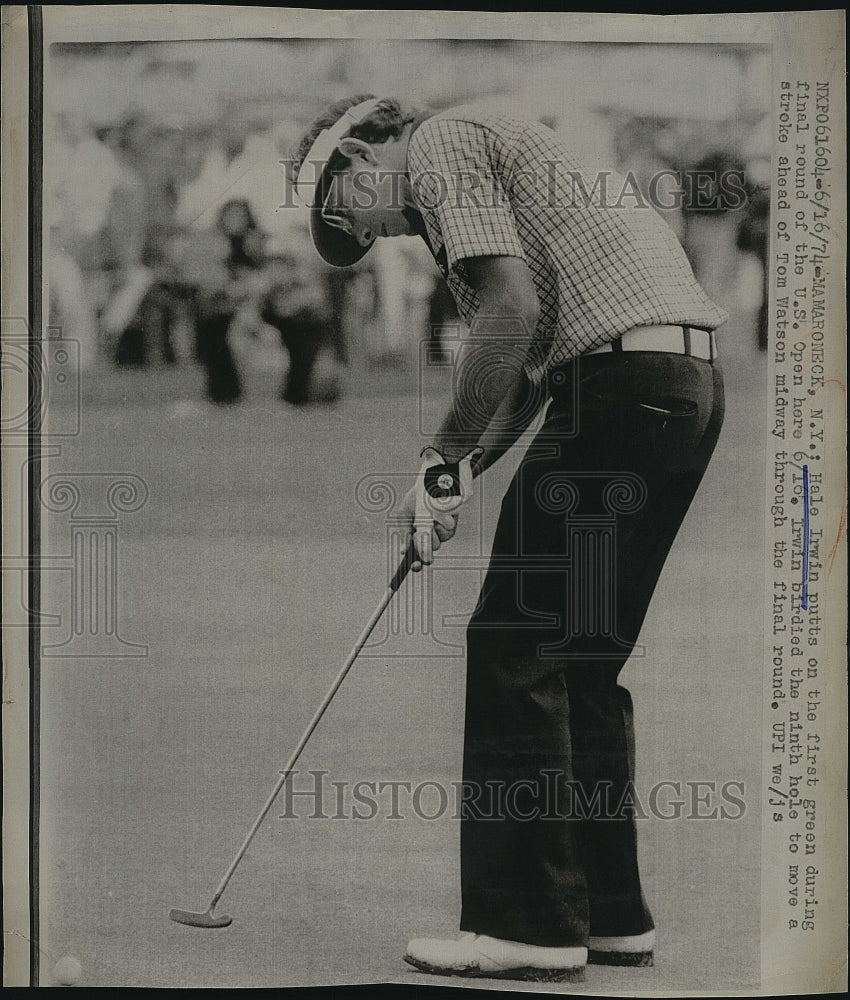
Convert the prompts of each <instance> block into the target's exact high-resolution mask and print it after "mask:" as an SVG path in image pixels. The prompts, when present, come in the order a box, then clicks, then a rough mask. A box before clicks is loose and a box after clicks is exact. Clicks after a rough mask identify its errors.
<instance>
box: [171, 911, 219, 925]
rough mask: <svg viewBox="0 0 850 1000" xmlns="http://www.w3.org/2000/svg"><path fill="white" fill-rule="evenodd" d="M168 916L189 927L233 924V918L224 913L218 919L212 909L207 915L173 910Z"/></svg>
mask: <svg viewBox="0 0 850 1000" xmlns="http://www.w3.org/2000/svg"><path fill="white" fill-rule="evenodd" d="M168 916H169V917H170V918H171V920H174V921H175V922H176V923H178V924H186V925H187V927H228V926H229V925H230V924H232V923H233V917H230V916H228V915H227V914H226V913H223V914H222V915H221V916H219V917H217V916H216V915H215V914H214V913H213V908H212V907H210V908H209V909H208V910H207V911H206V913H194V912H193V911H192V910H172V911H171V912H170V913H169V914H168Z"/></svg>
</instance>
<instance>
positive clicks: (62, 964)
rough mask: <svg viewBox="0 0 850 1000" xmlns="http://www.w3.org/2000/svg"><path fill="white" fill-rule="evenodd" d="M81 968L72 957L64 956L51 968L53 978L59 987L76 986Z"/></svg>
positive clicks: (77, 961)
mask: <svg viewBox="0 0 850 1000" xmlns="http://www.w3.org/2000/svg"><path fill="white" fill-rule="evenodd" d="M82 972H83V967H82V966H81V965H80V962H79V959H76V958H74V956H73V955H65V956H64V957H63V958H60V959H59V961H58V962H57V963H56V965H54V966H53V978H54V979H55V980H56V982H57V983H59V985H60V986H76V985H77V983H78V982H79V981H80V976H81V975H82Z"/></svg>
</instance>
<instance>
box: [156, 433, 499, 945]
mask: <svg viewBox="0 0 850 1000" xmlns="http://www.w3.org/2000/svg"><path fill="white" fill-rule="evenodd" d="M483 451H484V449H483V448H473V449H472V451H471V452H470V453H469V454H468V455H466V456H465V457H464V458H462V459H461V460H460V461H459V462H455V463H454V464H451V465H449V464H446V463H445V460H444V459H443V457H442V455H440V454H439V452H437V451H435V450H434V449H433V448H426V449H425V450H424V451H423V456H424V459H425V460H424V463H423V465H422V469H421V470H420V473H421V475H422V481H423V489H422V494H421V496H419V497H417V503H416V513H415V517H414V520H413V528H414V532H415V534H414V538H413V539H411V541H410V544H409V545H408V547H407V551H406V552H405V554H404V557H403V558H402V560H401V562H400V563H399V565H398V569H397V570H396V571H395V573H394V574H393V577H392V579H391V580H390V582H389V585H388V587H387V589H386V591H385V593H384V596H383V597H382V598H381V600H380V603H379V604H378V606H377V608H375V610H374V612H373V613H372V617H371V618H370V619H369V621H368V622H367V623H366V627H365V628H364V629H363V631H362V632H361V633H360V637H359V638H358V640H357V642H356V643H355V644H354V648H353V649H352V650H351V652H350V653H349V655H348V659H347V660H346V661H345V663H344V664H343V665H342V669H341V670H340V672H339V673H338V674H337V675H336V678H335V679H334V682H333V684H332V685H331V687H330V690H329V691H328V693H327V694H326V695H325V697H324V698H323V699H322V703H321V705H319V707H318V708H317V709H316V711H315V713H314V715H313V718H312V719H310V722H309V723H308V725H307V728H306V729H305V730H304V733H303V734H302V736H301V739H300V740H299V741H298V745H297V746H296V747H295V749H294V750H293V751H292V756H291V757H290V758H289V760H288V761H287V762H286V767H285V768H284V769H283V771H282V772H281V775H280V778H279V779H278V781H277V784H276V785H275V786H274V788H273V789H272V792H271V794H270V795H269V797H268V798H267V799H266V804H265V805H264V806H263V808H262V810H261V811H260V814H259V816H257V818H256V819H255V820H254V823H253V825H252V827H251V829H250V830H249V831H248V835H247V836H246V837H245V839H244V840H243V841H242V846H241V847H240V848H239V850H238V851H237V852H236V857H235V858H234V859H233V861H231V862H230V866H229V867H228V869H227V871H226V872H225V873H224V876H223V877H222V879H221V881H220V882H219V884H218V887H217V888H216V890H215V895H214V896H213V898H212V901H211V902H210V905H209V907H208V908H207V909H206V910H204V911H203V912H200V913H199V912H196V911H194V910H178V909H173V910H171V911H170V912H169V914H168V916H169V917H170V918H171V919H172V920H174V921H175V922H176V923H178V924H186V925H187V926H188V927H228V926H229V925H230V924H232V923H233V918H232V917H231V916H229V915H228V914H225V913H222V914H220V915H216V912H215V908H216V906H218V901H219V900H220V899H221V897H222V894H223V893H224V890H225V889H226V888H227V883H228V882H229V881H230V879H231V877H232V875H233V873H234V872H235V871H236V868H237V866H238V864H239V862H240V861H241V860H242V858H243V857H244V856H245V852H246V851H247V850H248V847H249V845H250V843H251V841H252V840H253V839H254V834H255V833H256V832H257V830H259V828H260V824H261V823H262V822H263V820H264V819H265V818H266V815H267V813H268V811H269V809H271V807H272V804H273V803H274V800H275V799H276V798H277V796H278V793H279V792H280V790H281V788H283V786H284V785H285V784H286V780H287V778H288V777H289V775H290V774H291V773H292V771H293V769H294V768H295V764H296V763H297V761H298V758H299V757H300V756H301V751H302V750H303V749H304V747H305V746H306V745H307V741H308V740H309V739H310V737H311V736H312V735H313V730H314V729H315V728H316V726H318V724H319V721H320V720H321V718H322V716H323V715H324V714H325V710H326V709H327V707H328V705H330V703H331V701H332V700H333V696H334V695H335V694H336V693H337V691H338V690H339V686H340V684H342V682H343V681H344V680H345V675H346V674H347V673H348V671H349V670H350V669H351V667H352V665H353V664H354V661H355V660H356V659H357V657H358V655H359V653H360V651H361V650H362V649H363V647H364V646H365V645H366V642H367V641H368V639H369V636H370V635H371V634H372V630H373V629H374V627H375V626H376V625H377V624H378V620H379V619H380V617H381V615H382V614H383V613H384V611H385V610H386V609H387V606H388V605H389V603H390V601H391V600H392V599H393V596H394V595H395V593H396V591H398V589H399V587H401V585H402V583H404V580H405V577H406V576H407V574H408V573H409V572H410V570H411V568H412V567H413V566H414V565H415V564H417V563H419V562H420V556H419V553H420V552H422V551H428V552H430V546H431V526H432V525H433V523H434V516H433V515H434V512H437V511H443V512H450V511H454V510H456V509H457V508H458V507H460V505H461V504H462V503H464V502H465V501H466V500H467V499H469V497H470V496H471V495H472V475H473V473H472V462H473V461H475V460H476V459H477V458H479V457H480V456H481V454H483ZM417 545H418V546H419V547H418V548H417Z"/></svg>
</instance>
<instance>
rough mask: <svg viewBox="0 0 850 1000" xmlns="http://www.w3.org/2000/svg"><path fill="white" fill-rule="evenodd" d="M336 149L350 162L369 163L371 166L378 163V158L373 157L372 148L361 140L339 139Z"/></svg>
mask: <svg viewBox="0 0 850 1000" xmlns="http://www.w3.org/2000/svg"><path fill="white" fill-rule="evenodd" d="M337 149H338V150H339V151H340V153H342V155H343V156H344V157H345V158H346V159H348V160H351V161H352V162H356V161H357V160H362V161H363V162H364V163H369V164H371V165H372V166H375V165H377V163H378V158H377V157H376V156H375V153H374V151H373V149H372V147H371V146H370V145H369V143H368V142H364V141H363V140H362V139H355V138H353V137H352V136H349V137H347V138H345V139H340V141H339V145H338V146H337Z"/></svg>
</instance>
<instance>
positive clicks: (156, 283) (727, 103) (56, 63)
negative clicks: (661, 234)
mask: <svg viewBox="0 0 850 1000" xmlns="http://www.w3.org/2000/svg"><path fill="white" fill-rule="evenodd" d="M49 74H50V76H49V79H48V87H47V99H46V107H45V128H46V137H45V158H44V165H45V205H46V211H47V213H48V220H49V229H50V233H49V244H48V246H49V250H48V253H49V261H48V273H49V287H50V322H51V325H52V326H54V327H60V328H61V330H62V335H63V336H64V337H66V338H68V339H74V340H76V341H78V342H79V344H80V357H81V366H82V367H83V369H84V370H86V369H91V370H93V371H97V372H101V373H103V372H106V371H114V372H122V371H127V370H128V369H136V370H141V371H144V372H154V371H155V370H161V369H164V368H168V369H170V370H173V371H174V372H177V373H183V374H181V375H180V378H182V377H183V376H184V375H185V381H186V385H187V386H190V385H197V386H202V389H199V390H198V391H200V392H202V393H203V395H204V396H205V397H206V398H207V399H208V400H210V401H211V402H214V403H217V404H233V403H236V402H238V401H239V400H240V399H242V398H244V396H245V392H246V388H245V387H246V374H250V373H251V372H253V371H257V370H260V369H262V370H264V371H267V372H271V373H273V374H274V384H275V387H276V388H275V391H276V392H277V393H278V394H279V395H280V397H281V398H282V399H283V400H284V401H285V402H287V403H289V404H291V405H303V404H307V403H309V404H323V403H329V402H332V401H333V400H335V399H336V398H338V397H339V395H340V393H343V392H345V391H348V390H349V389H350V388H351V387H352V386H353V385H354V384H355V383H356V381H357V376H358V373H363V372H375V371H378V372H385V371H393V372H396V373H398V375H399V377H400V378H403V377H404V376H405V375H410V374H412V373H414V372H415V369H416V366H417V363H418V359H419V356H420V355H419V349H420V344H421V343H423V342H428V343H429V344H430V351H429V357H432V358H436V359H438V360H439V357H440V351H441V349H442V346H441V343H440V337H441V331H442V330H445V329H446V327H447V326H448V328H452V326H453V325H455V326H456V325H457V324H458V320H457V316H456V314H455V312H454V308H453V303H452V301H451V296H450V295H449V293H448V290H447V288H446V286H445V284H444V283H443V281H442V279H441V277H440V274H439V272H438V270H437V268H436V266H435V265H434V263H433V261H432V260H431V257H430V254H429V253H428V251H427V250H426V248H425V246H424V244H423V243H422V242H421V241H420V240H419V239H418V238H415V237H412V238H404V237H400V238H397V239H393V240H378V241H377V243H376V245H375V247H374V248H373V250H372V252H370V253H369V254H368V255H367V256H366V257H365V258H364V260H363V261H362V262H361V263H360V264H358V265H357V266H356V267H354V268H351V269H345V270H337V269H334V268H329V267H326V266H324V265H323V263H322V261H321V260H320V258H319V257H318V255H317V254H316V253H315V251H314V250H313V248H312V245H311V242H310V237H309V230H308V224H307V218H306V214H305V212H304V211H303V210H298V208H297V207H296V205H295V204H294V203H293V199H292V195H291V193H290V192H288V191H287V186H286V178H285V173H284V167H283V165H282V164H281V162H280V161H281V160H282V159H283V158H285V157H286V155H287V153H288V151H289V150H290V147H291V146H292V144H293V142H295V141H296V140H297V138H298V137H299V135H300V134H301V132H302V131H303V130H304V129H305V128H306V127H307V126H308V125H309V123H310V121H311V120H312V119H313V118H314V117H315V116H316V115H317V114H318V113H319V112H320V111H322V110H323V109H324V108H325V107H326V106H327V105H328V104H330V103H332V102H333V101H335V100H337V99H339V98H340V97H344V96H347V95H349V94H355V93H375V94H378V95H387V96H393V97H397V98H398V99H399V100H401V101H402V102H403V103H404V104H407V105H412V106H414V107H417V108H432V109H434V110H439V109H442V108H445V107H449V106H452V105H455V104H460V103H464V104H466V103H471V104H476V105H478V106H481V107H483V108H487V109H491V110H495V109H501V110H505V111H508V112H509V113H514V114H518V115H521V116H523V117H528V118H535V119H539V120H542V121H544V122H545V123H546V124H548V125H550V126H551V127H552V128H553V129H554V130H555V131H556V132H558V133H559V134H560V135H561V136H562V137H563V139H564V140H565V141H566V142H567V143H568V144H569V145H570V146H571V147H572V148H574V149H576V150H577V151H579V152H580V153H585V154H586V155H587V156H588V157H590V158H592V159H594V160H595V161H596V162H597V163H598V164H599V165H600V166H601V167H603V168H613V169H616V170H619V171H623V172H625V171H632V172H633V174H634V176H635V177H636V178H637V180H638V181H639V183H640V185H641V187H642V189H643V191H644V194H645V196H646V197H647V198H649V197H650V195H649V191H650V182H651V179H652V178H653V176H655V175H657V174H658V173H659V172H660V171H668V172H669V171H674V172H686V171H693V170H698V169H699V170H711V171H715V172H718V173H719V172H722V171H735V170H737V171H741V172H742V173H743V175H744V178H745V184H746V190H747V193H748V199H747V201H746V205H745V206H744V207H739V208H736V209H734V210H724V208H723V206H722V205H721V206H720V207H719V209H717V208H716V210H713V211H693V210H687V208H683V209H682V208H680V209H676V210H666V211H663V212H662V215H663V217H664V218H665V220H666V221H667V223H668V224H669V225H670V226H671V227H672V228H673V229H674V230H675V231H676V233H677V235H678V236H679V238H680V240H681V242H682V243H683V245H684V247H685V250H686V252H687V253H688V256H689V258H690V260H691V263H692V265H693V267H694V271H695V273H696V275H697V277H698V279H699V280H700V282H701V283H702V285H703V287H704V288H705V289H706V291H707V293H708V294H709V295H710V296H711V297H712V298H713V299H714V300H715V301H717V302H718V303H719V304H720V305H722V306H724V307H725V308H726V309H727V310H729V311H730V312H731V313H733V314H734V315H736V316H738V317H744V329H746V330H748V331H749V332H748V333H747V334H746V336H747V337H748V338H749V339H750V344H751V348H752V354H753V356H755V355H756V354H757V352H758V350H759V348H762V349H763V348H764V346H765V345H766V291H765V287H766V286H765V277H766V271H765V259H766V253H767V212H768V205H769V188H768V181H769V168H770V146H771V134H770V119H769V115H768V113H767V111H768V99H769V95H768V86H769V81H770V53H769V51H768V50H767V49H765V48H763V47H759V46H729V45H699V46H697V45H670V44H664V45H661V44H659V45H652V44H628V45H626V44H622V45H621V44H585V43H582V44H578V43H575V44H573V43H569V44H567V43H552V42H525V41H523V42H512V41H466V40H462V41H453V40H440V39H435V40H422V41H375V40H327V39H324V40H309V39H306V40H305V39H298V40H251V41H206V42H169V43H161V42H151V43H142V42H140V43H121V44H76V43H75V44H67V45H55V46H53V48H52V50H51V57H50V63H49ZM675 185H676V181H675V179H673V178H671V177H670V176H669V174H668V175H667V179H666V180H665V182H664V184H663V185H662V186H661V187H660V188H659V189H658V192H659V195H662V196H663V197H664V198H665V199H670V196H671V193H675V192H673V191H672V189H673V188H675ZM668 203H669V202H668ZM199 376H201V377H199ZM193 379H194V381H193ZM249 381H250V379H249ZM140 384H142V383H141V382H140V381H139V379H135V380H133V385H134V386H139V385H140ZM187 394H188V395H191V390H189V389H187Z"/></svg>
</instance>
